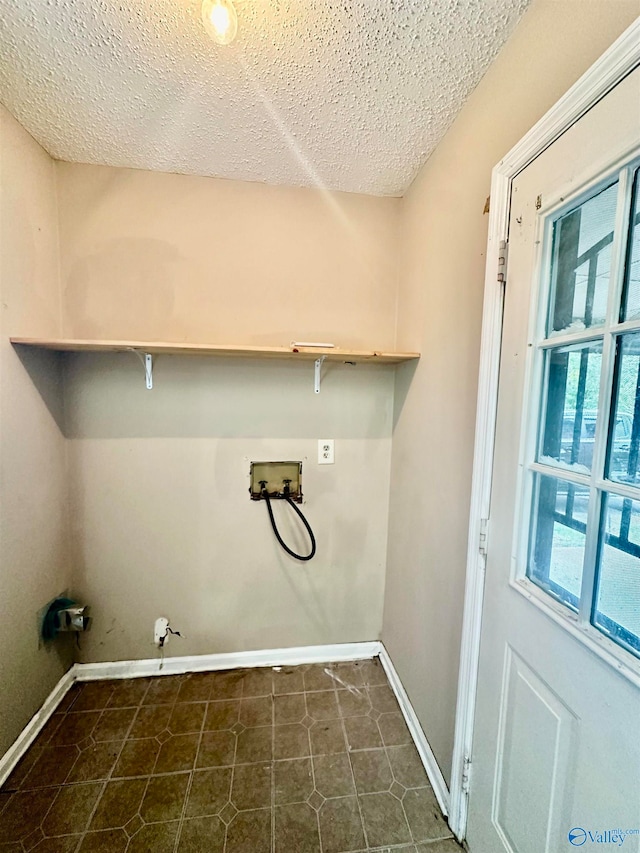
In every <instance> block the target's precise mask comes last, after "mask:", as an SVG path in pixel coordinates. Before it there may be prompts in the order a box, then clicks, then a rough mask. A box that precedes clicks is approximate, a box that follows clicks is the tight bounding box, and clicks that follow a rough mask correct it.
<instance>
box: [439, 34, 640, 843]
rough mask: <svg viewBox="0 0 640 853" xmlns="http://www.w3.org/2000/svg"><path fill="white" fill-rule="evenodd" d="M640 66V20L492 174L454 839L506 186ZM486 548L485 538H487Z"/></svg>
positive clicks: (470, 699) (471, 701)
mask: <svg viewBox="0 0 640 853" xmlns="http://www.w3.org/2000/svg"><path fill="white" fill-rule="evenodd" d="M638 64H640V18H638V19H636V21H634V23H633V24H631V26H630V27H629V28H628V29H627V30H626V31H625V32H624V33H623V34H622V35H621V36H620V38H619V39H618V40H617V41H616V42H614V44H613V45H612V46H611V47H610V48H609V49H608V50H607V51H606V52H605V53H604V54H603V55H602V56H601V57H600V59H598V60H597V62H595V63H594V65H592V66H591V68H590V69H589V70H588V71H587V72H586V73H585V74H584V75H583V76H582V77H581V78H580V79H579V80H578V82H577V83H575V84H574V85H573V86H572V87H571V89H569V91H568V92H567V93H566V94H565V95H563V97H562V98H560V100H559V101H558V102H557V103H556V104H555V105H554V106H553V107H552V108H551V109H550V110H549V112H547V113H546V115H544V116H543V117H542V118H541V119H540V121H539V122H538V123H537V124H536V125H534V126H533V127H532V128H531V130H530V131H529V132H528V133H527V134H526V135H525V136H524V137H523V138H522V139H521V140H520V141H519V142H518V144H517V145H515V146H514V147H513V148H512V149H511V151H509V153H508V154H507V155H506V156H505V157H504V158H503V159H502V160H501V161H500V162H499V163H498V164H497V165H496V166H495V167H494V169H493V172H492V175H491V206H490V212H489V236H488V240H487V256H486V257H487V263H486V269H485V289H484V304H483V312H482V340H481V346H480V371H479V377H478V408H477V412H476V434H475V445H474V462H473V479H472V485H471V510H470V514H469V541H468V550H467V573H466V583H465V599H464V615H463V624H462V645H461V650H460V671H459V676H458V700H457V706H456V727H455V736H454V746H453V758H452V762H453V765H452V775H451V804H450V805H451V807H450V814H449V825H450V827H451V830H452V831H453V833H454V834H455V835H456V837H457V838H458V839H463V838H464V837H465V834H466V827H467V810H468V787H469V779H470V772H471V770H470V767H469V761H470V759H471V754H472V752H471V750H472V739H473V723H474V716H475V702H476V686H477V678H478V660H479V653H480V629H481V622H482V605H483V591H484V572H485V553H483V552H484V551H485V549H484V548H483V549H482V551H481V549H480V541H481V540H480V536H481V532H482V533H485V530H484V525H485V524H486V523H487V522H486V521H485V520H487V519H489V508H490V500H491V473H492V470H493V449H494V438H495V424H496V407H497V400H498V372H499V367H500V343H501V339H502V305H503V298H504V285H503V284H502V283H501V282H499V281H498V273H499V269H498V256H499V248H500V242H501V241H503V240H506V239H507V237H508V222H509V204H510V198H511V183H512V181H513V179H514V178H515V176H516V175H517V174H518V173H519V172H521V171H522V170H523V169H524V168H525V167H526V166H528V165H529V163H531V162H532V160H534V159H535V158H536V157H538V155H540V154H541V153H542V152H543V151H544V150H545V149H546V148H548V147H549V146H550V145H551V144H552V143H553V142H554V141H555V140H556V139H557V138H558V137H559V136H561V135H562V134H563V133H564V132H565V131H566V130H568V128H570V127H571V125H573V124H575V122H576V121H578V119H579V118H580V117H581V116H583V115H584V114H585V113H586V112H587V111H588V110H589V109H591V107H592V106H594V104H596V103H597V102H598V101H599V100H601V99H602V98H603V97H604V96H605V95H606V94H607V92H609V91H611V89H613V88H614V86H616V85H617V84H618V83H619V82H620V81H621V80H622V79H623V78H624V77H626V76H627V74H629V73H630V72H631V71H632V70H633V69H634V68H635V67H636V66H637V65H638ZM485 541H486V534H485Z"/></svg>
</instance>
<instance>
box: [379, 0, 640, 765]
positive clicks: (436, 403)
mask: <svg viewBox="0 0 640 853" xmlns="http://www.w3.org/2000/svg"><path fill="white" fill-rule="evenodd" d="M639 11H640V8H639V5H638V2H636V0H632V2H626V0H600V2H590V0H534V2H533V4H532V6H531V8H530V9H529V11H528V12H527V13H526V14H525V16H524V18H523V19H522V21H521V23H520V25H519V26H518V28H517V29H516V31H515V33H514V35H513V36H512V37H511V39H510V40H509V41H508V42H507V44H506V46H505V47H504V49H503V50H502V52H501V53H500V55H499V56H498V58H497V60H496V61H495V63H494V64H493V65H492V66H491V67H490V69H489V71H488V73H487V74H486V76H485V77H484V79H483V80H482V82H481V83H480V85H479V86H478V88H477V89H476V91H475V92H474V94H473V95H472V96H471V98H470V99H469V101H468V102H467V104H466V105H465V107H464V108H463V110H462V112H461V113H460V115H459V116H458V118H457V120H456V121H455V123H454V124H453V126H452V127H451V129H450V130H449V132H448V133H447V135H446V136H445V138H444V139H443V141H442V142H441V143H440V145H439V146H438V148H437V150H436V151H435V153H434V154H433V155H432V156H431V158H430V159H429V161H428V162H427V163H426V165H425V166H424V167H423V169H422V170H421V172H420V173H419V175H418V177H417V178H416V180H415V182H414V183H413V185H412V187H411V188H410V190H409V192H408V193H407V195H406V197H405V198H404V200H403V207H402V243H401V274H400V296H399V312H398V347H399V348H401V349H403V348H406V349H417V350H420V351H421V352H422V358H421V360H420V363H419V365H418V367H417V370H416V372H415V376H412V373H413V370H412V368H411V367H408V366H407V367H403V368H401V369H400V370H399V372H398V375H397V380H396V392H395V393H396V411H395V428H394V435H393V455H392V471H393V476H392V480H391V497H390V522H389V552H388V566H387V585H386V596H385V614H384V625H383V634H382V636H383V640H384V642H385V644H386V646H387V649H388V650H389V653H390V655H391V657H392V659H393V661H394V663H395V665H396V667H397V669H398V672H399V674H400V677H401V678H402V681H403V683H404V685H405V687H406V688H407V690H408V693H409V696H410V698H411V700H412V702H413V704H414V707H415V709H416V711H417V713H418V716H419V717H420V720H421V722H422V725H423V728H424V730H425V732H426V734H427V737H428V738H429V741H430V743H431V746H432V748H433V750H434V752H435V755H436V758H437V760H438V762H439V764H440V767H441V769H442V771H443V773H444V775H445V778H446V779H447V780H448V779H449V778H450V772H451V753H452V749H453V731H454V714H455V701H456V689H457V677H458V658H459V651H460V631H461V622H462V602H463V594H464V576H465V562H466V549H467V529H468V516H469V497H470V488H471V471H472V462H473V458H472V457H473V435H474V421H475V406H476V391H477V377H478V359H479V348H480V328H481V310H482V294H483V278H484V264H485V258H484V251H485V246H486V239H487V217H486V216H484V215H483V212H482V211H483V208H484V203H485V199H486V197H487V195H488V194H489V189H490V182H491V169H492V167H493V166H494V165H495V164H496V163H497V162H498V160H499V159H500V158H501V157H502V156H503V155H504V154H506V152H507V151H508V150H509V148H511V147H512V146H513V145H514V144H515V143H516V142H517V141H518V139H520V138H521V137H522V136H523V135H524V134H525V133H526V131H527V130H528V129H529V128H530V127H531V126H532V125H533V124H534V123H535V122H536V121H537V120H538V119H539V118H540V117H541V116H542V115H543V114H544V113H545V112H546V110H547V109H548V108H549V107H551V106H552V105H553V103H554V102H555V101H556V100H557V99H558V98H559V97H560V96H561V95H562V94H563V93H564V92H565V91H566V90H567V89H568V88H569V87H570V86H571V84H572V83H573V82H574V81H575V80H576V79H577V78H578V77H579V76H580V75H581V74H582V73H583V72H584V71H586V69H587V68H588V67H589V66H590V65H591V64H592V63H593V62H594V61H595V60H596V59H597V58H598V56H600V55H601V54H602V53H603V52H604V50H605V49H606V48H607V47H608V46H609V45H610V44H611V43H612V42H613V41H614V40H615V39H616V38H617V36H618V35H619V34H620V33H621V32H622V31H623V30H624V29H625V28H626V27H627V26H628V25H629V24H630V23H631V22H632V21H633V19H634V17H635V16H636V15H637V14H638V12H639Z"/></svg>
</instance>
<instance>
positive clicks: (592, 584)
mask: <svg viewBox="0 0 640 853" xmlns="http://www.w3.org/2000/svg"><path fill="white" fill-rule="evenodd" d="M545 233H547V234H548V235H549V237H548V239H549V240H550V241H551V251H550V253H549V262H548V263H549V268H548V269H547V271H546V275H545V282H546V289H547V295H546V297H545V301H546V303H547V309H546V312H545V314H546V320H545V323H544V328H543V329H542V334H541V336H540V338H539V340H538V342H537V347H536V351H537V354H536V357H537V358H538V359H539V360H540V361H541V367H540V369H539V371H538V375H540V376H541V377H542V384H541V386H540V387H539V389H538V392H537V393H538V405H537V409H536V410H537V411H538V426H537V434H538V444H537V448H536V454H535V457H534V458H533V459H532V460H531V461H530V463H529V470H530V477H531V478H532V479H531V481H530V482H531V487H530V491H529V494H530V495H531V500H530V502H529V537H528V549H527V562H526V570H525V573H526V576H527V578H528V579H529V580H530V581H532V582H533V583H534V584H535V585H536V586H537V587H539V588H540V589H541V590H543V591H544V593H546V594H547V595H549V596H550V597H551V598H553V599H554V600H555V601H556V602H557V603H559V604H560V605H561V606H562V607H565V608H566V612H567V613H569V612H572V613H573V614H574V616H573V619H574V620H575V619H576V618H577V620H578V623H579V625H580V626H581V627H582V629H583V630H584V631H586V632H587V633H588V632H589V631H593V630H594V629H596V630H597V631H598V632H600V633H601V634H604V635H605V636H607V637H608V638H609V639H610V640H612V641H613V642H614V643H616V644H617V645H618V646H620V647H622V648H623V649H625V650H626V651H628V652H631V653H632V654H634V655H637V656H638V657H640V624H639V623H640V615H638V614H640V544H639V543H640V473H639V472H638V467H639V466H638V459H639V457H640V178H639V172H638V170H637V168H636V169H635V171H634V170H632V169H630V168H627V169H623V170H621V171H620V172H619V173H618V174H616V175H612V176H611V178H610V180H609V181H608V182H607V183H604V184H603V183H600V185H599V186H598V187H596V188H594V191H593V192H592V193H591V195H588V196H587V197H586V198H585V197H584V195H583V200H582V201H581V202H580V203H579V204H574V205H573V206H571V207H570V208H568V209H567V208H565V210H563V211H562V212H561V213H560V214H559V215H558V214H556V215H555V217H554V218H553V219H552V221H551V223H550V224H549V226H548V227H547V228H546V229H545ZM621 279H622V281H621ZM543 296H544V293H543ZM619 321H620V322H623V323H624V327H621V326H620V324H619ZM561 336H562V338H563V340H562V341H561V340H560V337H561ZM567 336H570V343H568V342H566V337H567ZM556 339H558V343H557V344H556V342H555V341H556Z"/></svg>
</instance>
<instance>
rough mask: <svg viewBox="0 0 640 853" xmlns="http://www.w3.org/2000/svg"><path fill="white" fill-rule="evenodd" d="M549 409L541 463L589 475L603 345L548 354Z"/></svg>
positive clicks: (564, 349)
mask: <svg viewBox="0 0 640 853" xmlns="http://www.w3.org/2000/svg"><path fill="white" fill-rule="evenodd" d="M546 358H547V365H548V368H547V371H546V376H547V387H546V389H545V390H546V409H545V418H544V424H543V430H542V446H541V454H540V458H539V461H540V462H544V463H547V464H552V465H559V466H561V467H563V468H565V467H568V468H571V469H572V470H574V471H578V472H581V473H586V474H588V473H589V472H590V470H591V463H592V460H593V446H594V438H595V433H596V417H597V413H598V393H599V389H600V368H601V365H602V341H595V342H591V343H587V344H579V345H574V346H570V347H558V348H557V349H553V350H549V351H548V352H547V356H546Z"/></svg>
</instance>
